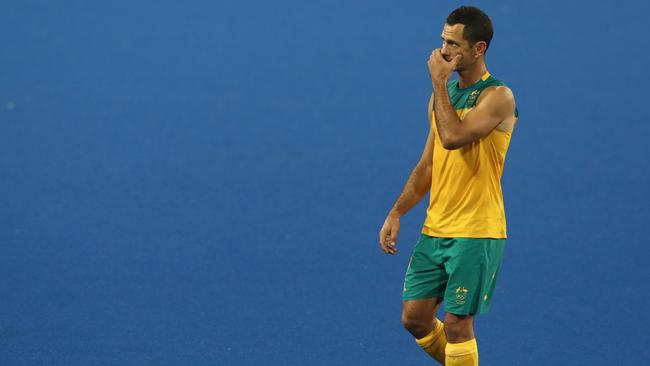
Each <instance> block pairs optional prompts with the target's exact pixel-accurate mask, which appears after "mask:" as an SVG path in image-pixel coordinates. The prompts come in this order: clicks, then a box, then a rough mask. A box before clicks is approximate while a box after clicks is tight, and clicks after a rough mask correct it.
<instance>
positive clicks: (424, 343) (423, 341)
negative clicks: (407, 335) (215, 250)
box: [415, 318, 445, 349]
mask: <svg viewBox="0 0 650 366" xmlns="http://www.w3.org/2000/svg"><path fill="white" fill-rule="evenodd" d="M435 320H436V325H435V327H434V328H433V330H432V331H431V333H429V334H427V335H426V336H424V337H423V338H420V339H415V342H416V343H417V344H418V345H419V346H420V347H422V348H425V349H426V348H428V346H430V345H432V344H434V343H435V342H436V341H437V340H438V338H440V336H441V335H442V334H443V333H444V330H445V327H444V325H443V324H442V322H441V321H440V320H438V318H435Z"/></svg>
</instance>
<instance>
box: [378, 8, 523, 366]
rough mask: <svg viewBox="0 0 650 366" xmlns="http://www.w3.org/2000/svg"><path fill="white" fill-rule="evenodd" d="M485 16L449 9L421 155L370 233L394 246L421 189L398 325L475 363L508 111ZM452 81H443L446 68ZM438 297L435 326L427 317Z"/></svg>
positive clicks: (501, 242) (499, 248) (499, 222)
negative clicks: (423, 203)
mask: <svg viewBox="0 0 650 366" xmlns="http://www.w3.org/2000/svg"><path fill="white" fill-rule="evenodd" d="M491 39H492V23H491V21H490V19H489V17H488V16H487V15H486V14H485V13H484V12H482V11H481V10H479V9H478V8H475V7H466V6H462V7H460V8H458V9H456V10H454V11H453V12H451V14H449V16H448V17H447V20H446V24H445V25H444V29H443V31H442V48H440V49H435V50H434V51H433V52H432V53H431V56H430V57H429V61H428V65H429V74H430V76H431V81H432V83H433V94H432V97H431V99H430V102H429V120H430V131H429V136H428V137H427V141H426V144H425V147H424V151H423V153H422V156H421V158H420V160H419V162H418V163H417V165H416V166H415V169H413V172H412V173H411V175H410V176H409V178H408V180H407V182H406V185H405V186H404V189H403V191H402V193H401V194H400V196H399V198H398V199H397V201H396V202H395V204H394V205H393V207H392V208H391V210H390V212H389V213H388V216H387V218H386V221H385V222H384V225H383V227H382V228H381V231H380V233H379V242H380V244H381V249H382V250H383V251H384V252H385V253H388V254H395V253H396V252H397V249H396V246H395V245H396V242H397V235H398V233H399V228H400V217H401V216H402V215H404V214H405V213H406V212H407V211H408V210H409V209H411V207H413V206H414V205H415V204H416V203H417V202H418V201H420V199H422V197H424V196H425V195H426V193H427V192H429V193H430V203H429V208H428V209H427V217H426V220H425V223H424V227H423V229H422V235H421V237H420V239H419V240H418V242H417V244H416V245H415V248H414V250H413V254H412V256H411V261H410V262H409V266H408V269H407V271H406V276H405V280H404V293H403V310H402V323H403V324H404V326H405V328H406V329H407V330H408V331H409V332H410V333H411V334H412V335H413V336H414V337H415V339H416V342H417V343H418V344H419V345H420V346H421V347H422V348H423V349H424V350H425V351H426V352H427V353H429V354H430V355H431V356H432V357H433V358H434V359H436V360H437V361H438V362H440V363H441V364H444V365H447V366H456V365H463V366H464V365H478V348H477V344H476V339H475V337H474V327H473V320H474V315H476V314H481V313H486V312H487V311H488V310H489V306H490V300H491V299H492V292H493V291H494V287H495V284H496V278H497V275H498V272H499V268H500V265H501V256H502V254H503V249H504V246H505V240H506V222H505V213H504V208H503V198H502V193H501V175H502V173H503V166H504V161H505V156H506V152H507V150H508V146H509V142H510V137H511V135H512V130H513V128H514V125H515V123H516V122H517V115H518V112H517V110H516V107H515V100H514V96H513V94H512V92H511V91H510V89H509V88H507V87H506V86H505V85H504V84H503V83H502V82H501V81H499V80H497V79H495V78H494V77H492V76H491V75H490V74H489V73H488V71H487V69H486V66H485V52H486V51H487V49H488V47H489V46H490V41H491ZM454 71H456V72H457V73H458V79H457V80H453V81H449V78H450V77H451V75H452V73H453V72H454ZM443 301H444V310H445V316H444V323H443V322H441V321H440V320H438V319H437V318H436V317H435V315H436V312H437V310H438V308H439V306H440V304H441V303H442V302H443Z"/></svg>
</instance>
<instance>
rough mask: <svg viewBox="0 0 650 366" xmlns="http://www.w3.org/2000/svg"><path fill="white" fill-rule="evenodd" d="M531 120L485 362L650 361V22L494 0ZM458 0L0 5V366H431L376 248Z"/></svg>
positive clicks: (586, 6) (526, 122) (405, 247)
mask: <svg viewBox="0 0 650 366" xmlns="http://www.w3.org/2000/svg"><path fill="white" fill-rule="evenodd" d="M476 4H477V5H479V6H481V7H483V8H484V9H485V10H486V11H487V12H488V14H490V16H491V17H492V19H493V22H494V24H495V38H494V41H493V44H492V46H491V49H490V52H489V56H488V67H489V69H490V71H491V72H492V73H493V74H494V75H495V76H496V77H498V78H501V79H503V80H505V81H506V82H507V83H509V85H510V86H511V87H512V89H513V90H514V92H515V94H516V97H517V102H518V107H519V110H520V113H521V116H520V121H519V122H520V123H519V124H518V127H517V129H516V131H515V134H514V137H513V141H512V144H511V148H510V152H509V155H508V159H507V163H506V171H505V175H504V178H503V185H504V190H505V202H506V206H507V207H506V210H507V215H508V220H509V221H508V228H509V234H510V239H509V241H508V245H507V249H506V255H505V261H504V267H503V270H502V274H501V279H500V282H499V284H498V287H497V291H496V296H495V298H494V301H493V306H492V311H491V312H490V314H489V315H487V316H484V317H480V318H479V319H478V321H477V325H476V327H477V335H478V340H479V347H480V357H481V364H482V365H484V366H487V365H531V366H535V365H633V364H634V365H637V364H643V363H644V361H645V362H646V363H647V361H649V360H650V351H648V347H647V345H648V344H649V343H650V337H649V336H648V331H647V326H648V324H649V323H650V321H649V320H650V317H649V316H648V312H647V310H648V308H649V307H650V295H649V294H650V291H649V290H650V289H649V286H648V280H650V270H649V269H648V266H647V263H646V262H647V260H648V257H649V254H650V249H649V245H650V240H649V239H648V238H650V225H649V224H648V221H649V220H650V204H649V198H648V197H649V196H650V172H649V170H650V169H649V164H648V157H649V156H650V147H649V145H650V144H649V143H648V140H649V137H650V121H649V119H648V117H647V113H646V112H645V111H646V109H647V104H648V103H647V99H648V91H647V86H648V85H649V84H648V82H649V81H650V80H648V79H649V77H648V73H647V67H648V64H649V62H650V60H649V57H648V48H647V26H646V25H647V21H646V17H647V14H648V12H649V11H650V5H649V4H648V2H643V1H628V2H622V1H618V2H614V1H601V2H586V1H576V2H567V1H562V2H560V1H551V2H526V3H520V2H516V1H501V2H498V3H495V2H487V1H479V2H477V3H476ZM457 5H459V4H458V3H455V2H451V1H436V2H433V1H429V2H423V1H408V2H403V3H399V4H397V3H395V2H389V1H294V2H288V1H275V2H263V1H239V2H235V1H207V0H204V1H189V2H180V1H175V2H172V1H151V0H146V1H139V2H127V1H112V2H106V1H105V2H89V1H58V2H54V1H30V0H27V1H11V0H6V1H3V2H2V3H0V44H1V45H2V50H3V52H2V55H1V57H0V169H1V171H2V175H0V191H1V192H3V194H2V196H1V197H2V198H1V199H0V365H310V366H316V365H414V366H415V365H430V364H432V361H430V360H429V359H428V358H427V357H426V356H425V355H424V353H422V352H421V351H420V350H419V349H418V348H417V346H416V345H415V344H414V343H413V341H412V339H411V338H410V337H409V336H408V335H407V333H406V332H405V331H404V330H403V329H402V327H401V324H400V321H399V312H400V308H401V299H400V295H401V286H402V279H403V273H404V270H405V267H406V264H407V261H408V254H409V252H410V249H411V248H412V245H413V242H414V241H415V240H416V238H417V236H418V231H419V228H420V226H421V224H422V221H423V218H424V206H423V205H420V206H418V207H416V208H415V209H414V210H413V212H412V213H410V214H409V215H408V216H406V217H405V218H404V220H403V223H402V233H401V237H400V243H399V248H400V250H401V252H400V254H399V255H398V256H396V257H388V256H385V255H384V254H383V253H381V252H380V250H379V249H378V246H377V231H378V229H379V227H380V226H381V224H382V222H383V219H384V214H385V213H386V211H387V210H388V208H389V206H390V205H391V204H392V202H393V200H394V199H395V197H396V196H397V194H398V193H399V191H400V189H401V186H402V184H403V183H404V181H405V179H406V177H407V175H408V173H409V172H410V169H411V168H412V166H413V165H414V163H415V161H416V159H417V158H418V156H419V154H420V151H421V149H422V146H423V143H424V138H425V136H426V131H427V120H426V103H427V100H428V96H429V93H430V82H429V80H428V75H427V70H426V60H427V58H428V55H429V53H430V52H431V49H432V48H433V47H437V46H438V45H439V34H440V30H441V27H442V23H443V21H444V18H445V16H446V14H447V13H448V12H449V11H450V10H451V9H453V8H454V7H456V6H457Z"/></svg>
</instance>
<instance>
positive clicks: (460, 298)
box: [456, 286, 469, 305]
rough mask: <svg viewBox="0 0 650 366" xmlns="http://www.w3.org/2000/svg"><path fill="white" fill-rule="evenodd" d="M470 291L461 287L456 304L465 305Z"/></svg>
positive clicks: (458, 290) (457, 290)
mask: <svg viewBox="0 0 650 366" xmlns="http://www.w3.org/2000/svg"><path fill="white" fill-rule="evenodd" d="M468 292H469V290H468V289H467V288H465V287H463V286H459V287H458V288H457V289H456V304H461V305H462V304H464V303H465V299H466V298H467V293H468Z"/></svg>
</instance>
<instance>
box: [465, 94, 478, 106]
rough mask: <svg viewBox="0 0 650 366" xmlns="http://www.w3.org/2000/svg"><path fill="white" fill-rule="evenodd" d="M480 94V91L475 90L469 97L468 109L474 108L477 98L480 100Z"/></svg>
mask: <svg viewBox="0 0 650 366" xmlns="http://www.w3.org/2000/svg"><path fill="white" fill-rule="evenodd" d="M479 94H481V91H480V90H474V91H473V92H471V93H470V94H469V96H468V97H467V104H466V106H467V107H468V108H471V107H472V106H474V104H476V98H478V96H479Z"/></svg>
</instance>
